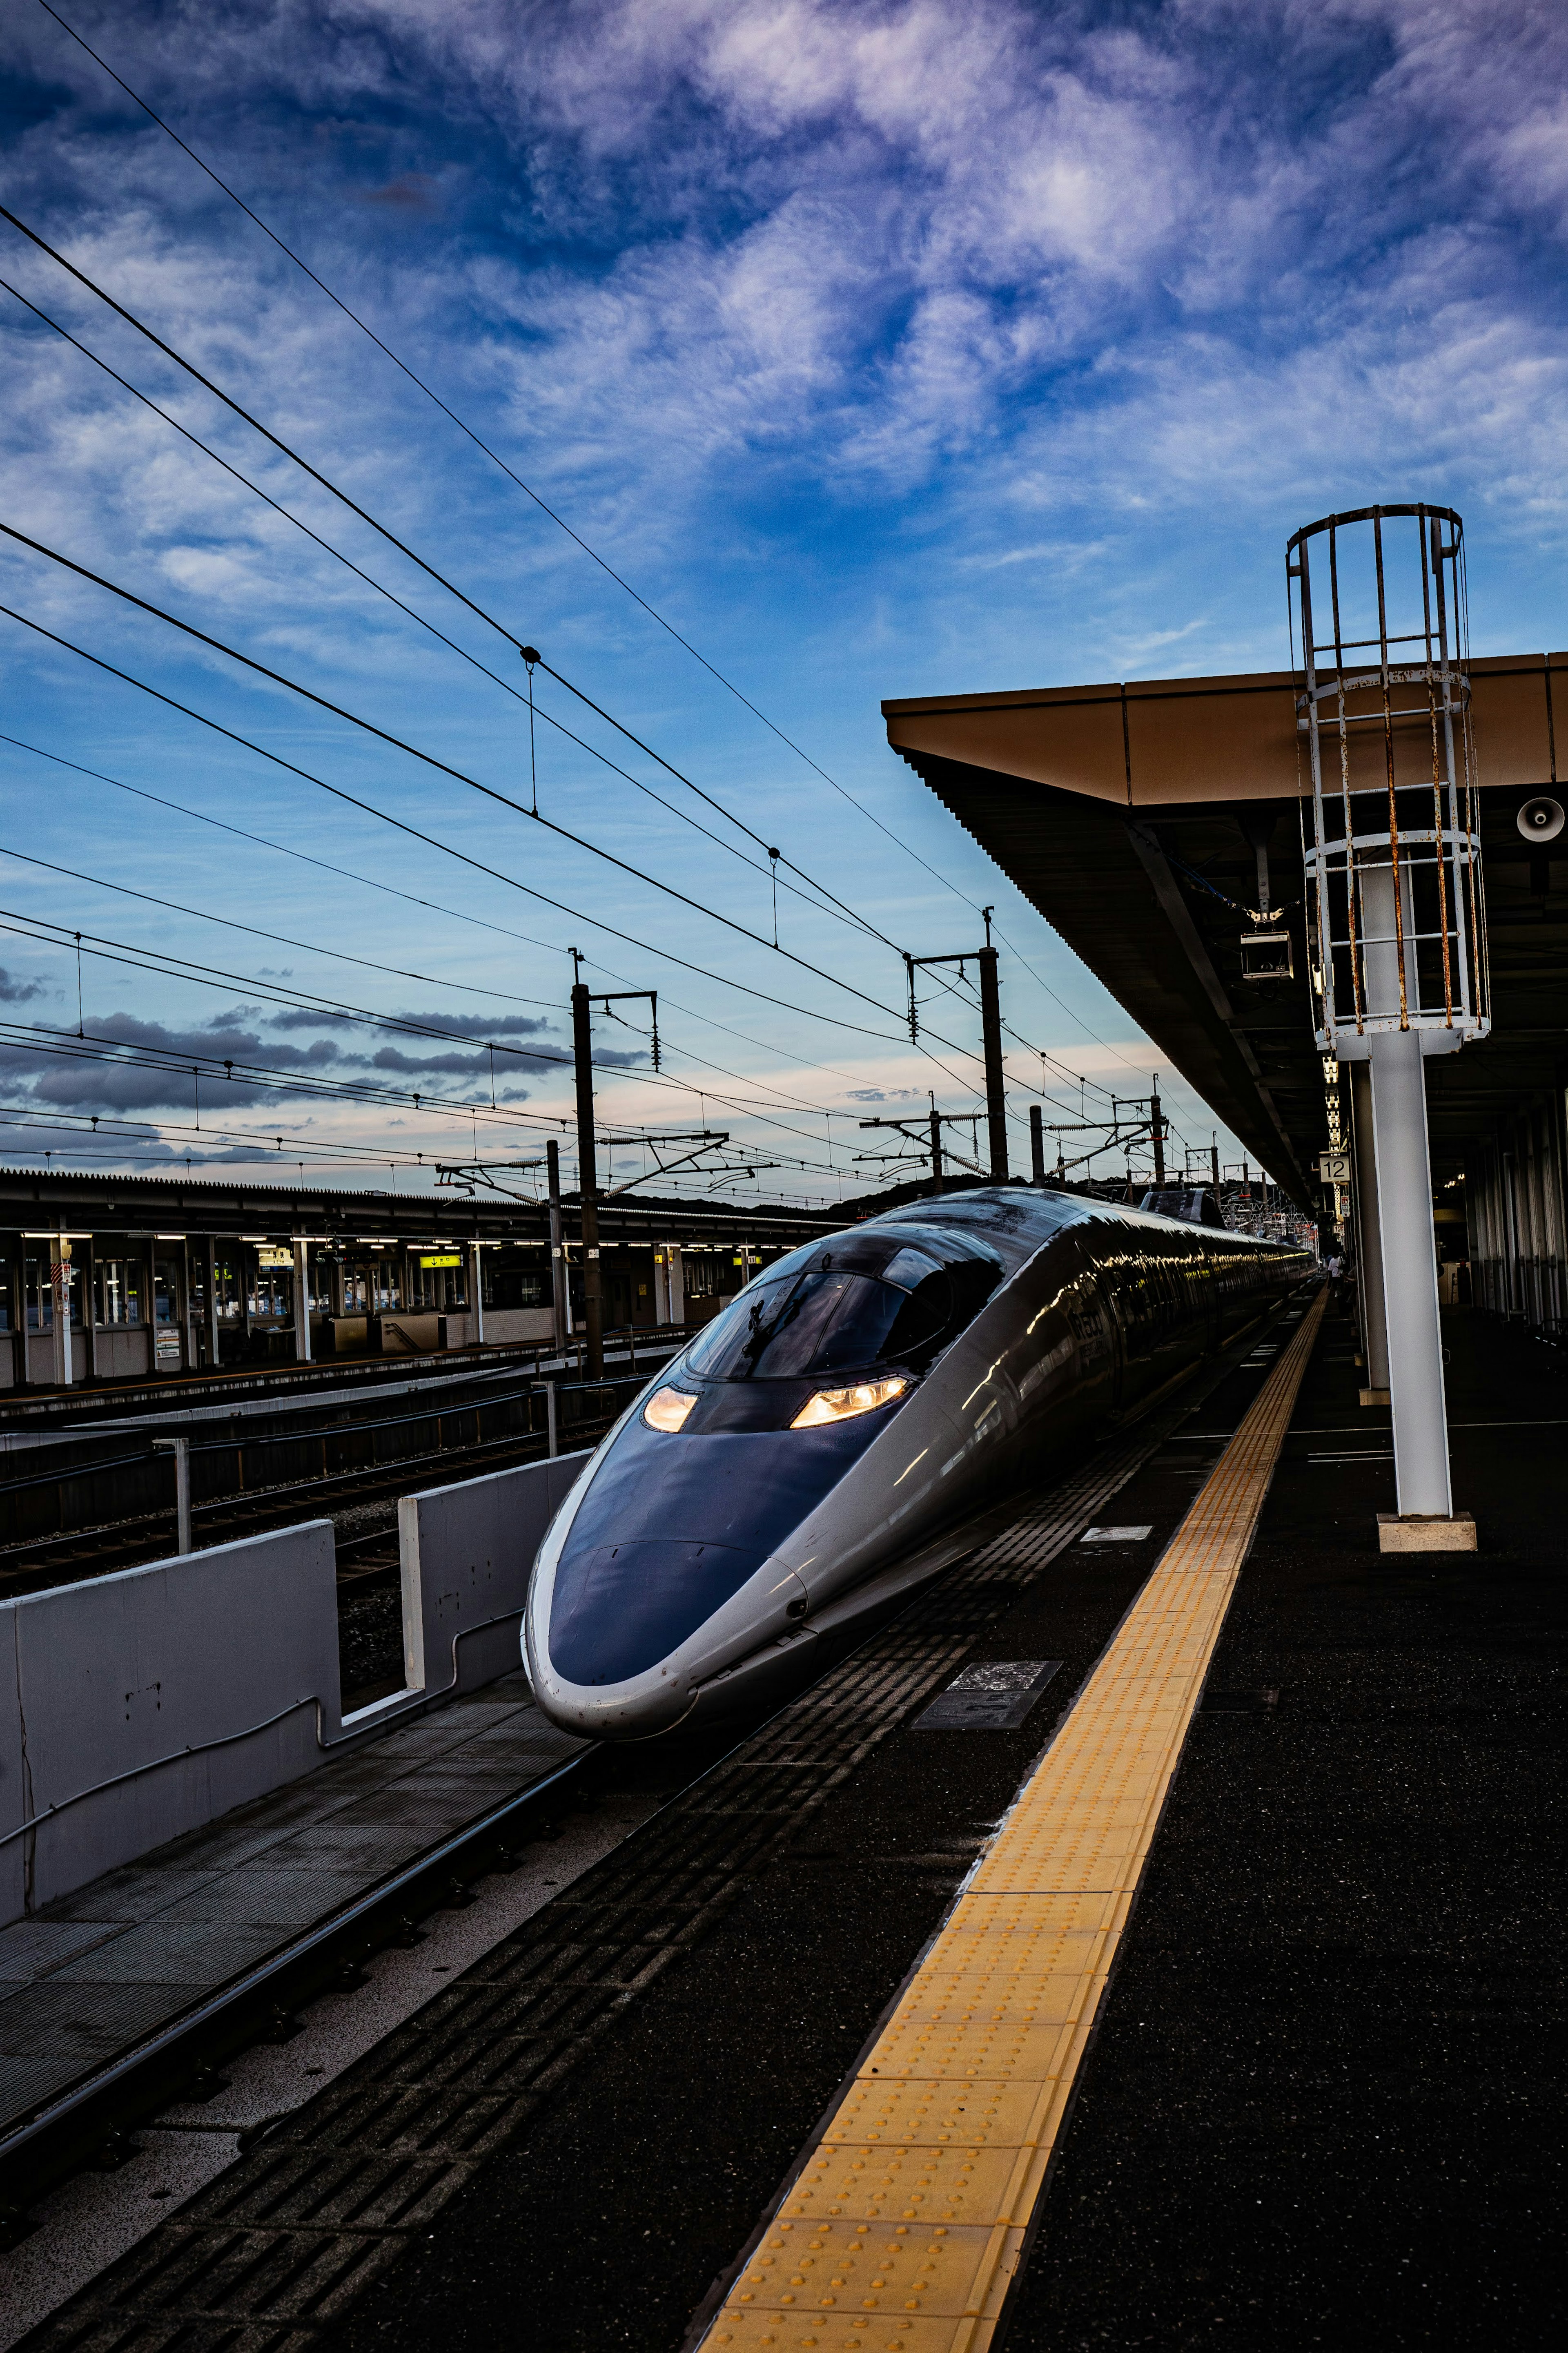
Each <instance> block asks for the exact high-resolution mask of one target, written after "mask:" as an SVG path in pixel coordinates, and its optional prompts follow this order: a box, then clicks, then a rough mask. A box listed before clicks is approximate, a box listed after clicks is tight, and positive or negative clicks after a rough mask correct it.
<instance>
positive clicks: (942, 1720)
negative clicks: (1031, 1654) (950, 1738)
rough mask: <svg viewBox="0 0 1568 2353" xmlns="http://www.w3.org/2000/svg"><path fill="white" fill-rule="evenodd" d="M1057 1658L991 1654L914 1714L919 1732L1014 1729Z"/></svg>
mask: <svg viewBox="0 0 1568 2353" xmlns="http://www.w3.org/2000/svg"><path fill="white" fill-rule="evenodd" d="M1060 1666H1061V1661H1060V1660H1059V1659H990V1660H987V1661H986V1662H984V1664H983V1665H980V1666H974V1667H965V1668H964V1670H963V1673H962V1674H961V1675H959V1676H958V1677H957V1678H956V1679H955V1680H954V1681H953V1682H952V1683H949V1685H948V1687H947V1689H946V1690H945V1691H944V1692H943V1693H942V1696H941V1698H940V1699H933V1700H932V1702H931V1705H930V1706H929V1707H928V1708H927V1709H926V1711H925V1713H924V1715H917V1716H916V1718H915V1721H914V1729H915V1731H917V1732H1016V1730H1017V1729H1018V1726H1019V1725H1021V1724H1023V1723H1024V1722H1025V1720H1026V1717H1027V1715H1028V1714H1029V1711H1030V1709H1031V1708H1032V1707H1033V1706H1034V1704H1035V1702H1036V1701H1037V1699H1038V1698H1039V1696H1040V1694H1041V1693H1042V1692H1043V1691H1044V1690H1045V1688H1046V1685H1047V1683H1049V1682H1050V1680H1051V1677H1052V1676H1053V1675H1054V1674H1055V1673H1057V1672H1058V1669H1059V1668H1060Z"/></svg>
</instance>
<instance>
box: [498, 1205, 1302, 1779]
mask: <svg viewBox="0 0 1568 2353" xmlns="http://www.w3.org/2000/svg"><path fill="white" fill-rule="evenodd" d="M1311 1265H1312V1261H1311V1260H1310V1257H1309V1255H1308V1254H1307V1253H1306V1252H1305V1251H1303V1250H1296V1249H1294V1248H1291V1247H1289V1246H1288V1245H1285V1244H1280V1243H1273V1242H1266V1241H1259V1240H1253V1239H1252V1238H1251V1237H1249V1236H1247V1235H1242V1234H1233V1233H1230V1232H1227V1231H1226V1230H1225V1229H1223V1228H1219V1229H1215V1228H1214V1227H1210V1226H1203V1225H1195V1224H1192V1223H1187V1222H1184V1221H1182V1220H1179V1219H1174V1218H1168V1217H1161V1216H1155V1215H1150V1214H1145V1213H1144V1212H1142V1211H1141V1210H1136V1209H1131V1208H1127V1209H1124V1208H1115V1207H1112V1206H1110V1205H1108V1204H1104V1203H1101V1202H1098V1201H1093V1200H1086V1199H1083V1198H1077V1197H1074V1196H1071V1195H1068V1194H1063V1193H1054V1192H1049V1191H1043V1190H1037V1189H1026V1188H1025V1187H1017V1186H997V1187H986V1188H984V1189H980V1190H975V1191H973V1192H966V1193H961V1194H956V1195H952V1196H949V1197H947V1198H940V1199H935V1200H925V1201H916V1202H912V1203H910V1204H909V1205H908V1206H907V1207H904V1208H897V1209H892V1210H889V1212H888V1213H887V1214H886V1215H885V1216H882V1217H879V1218H873V1219H868V1221H867V1222H866V1223H865V1224H864V1225H859V1226H855V1227H852V1228H851V1229H848V1230H847V1231H846V1232H844V1233H839V1234H833V1235H830V1236H829V1237H828V1238H827V1239H826V1240H820V1241H813V1242H809V1243H807V1244H805V1246H804V1247H803V1248H802V1249H800V1250H795V1251H793V1252H792V1253H791V1254H790V1255H789V1256H788V1257H787V1258H784V1259H782V1260H780V1261H778V1262H777V1263H776V1264H775V1265H773V1266H771V1267H769V1268H768V1269H767V1270H766V1271H764V1272H763V1274H761V1275H759V1276H758V1277H757V1279H756V1280H755V1281H754V1282H752V1283H750V1284H748V1286H747V1287H746V1289H745V1290H744V1291H742V1293H741V1294H740V1296H739V1297H738V1298H737V1299H735V1300H733V1301H732V1302H731V1303H730V1305H729V1306H728V1307H726V1308H725V1309H724V1310H723V1311H722V1312H721V1314H719V1315H718V1316H716V1317H715V1318H714V1320H713V1321H712V1322H711V1323H710V1324H708V1325H707V1326H706V1327H705V1328H704V1330H703V1331H702V1332H701V1333H700V1335H698V1337H697V1338H696V1339H694V1340H693V1341H692V1342H691V1343H690V1344H689V1345H688V1346H687V1348H686V1349H685V1350H684V1351H683V1352H682V1354H681V1355H680V1356H679V1357H678V1358H677V1359H676V1360H675V1362H674V1363H673V1364H671V1365H669V1366H667V1367H666V1368H665V1369H664V1370H663V1371H662V1372H660V1373H659V1374H658V1377H657V1378H656V1379H655V1380H654V1381H653V1382H651V1383H650V1384H649V1386H648V1388H647V1389H645V1390H644V1392H643V1393H642V1395H641V1396H640V1397H639V1398H637V1400H636V1402H635V1403H634V1404H633V1405H632V1406H631V1407H629V1408H628V1409H627V1410H626V1413H625V1414H623V1415H622V1417H621V1419H620V1420H619V1421H618V1422H617V1423H616V1427H615V1428H614V1430H611V1432H610V1434H609V1436H608V1437H607V1438H606V1439H605V1440H604V1442H603V1444H602V1445H601V1446H600V1447H599V1449H598V1451H597V1452H596V1453H595V1456H594V1458H593V1460H592V1461H591V1462H589V1463H588V1465H587V1466H586V1468H585V1470H584V1473H583V1476H582V1477H581V1478H580V1479H579V1480H578V1482H577V1483H576V1485H575V1486H574V1488H573V1490H572V1493H571V1494H570V1495H569V1496H568V1497H567V1499H566V1502H565V1503H564V1504H563V1506H562V1508H561V1510H560V1512H559V1513H558V1514H557V1515H556V1517H555V1519H554V1521H553V1522H552V1525H551V1527H550V1530H549V1532H548V1534H547V1535H546V1537H545V1540H544V1543H543V1545H542V1546H541V1549H540V1553H539V1557H538V1560H537V1562H536V1564H535V1566H534V1570H533V1576H532V1578H531V1583H530V1587H529V1595H528V1606H527V1609H526V1610H525V1612H524V1618H523V1656H524V1662H525V1664H526V1666H527V1669H528V1673H529V1677H530V1680H531V1683H532V1685H533V1691H534V1695H535V1697H536V1699H537V1700H538V1703H539V1704H540V1706H541V1707H542V1709H543V1710H544V1712H545V1714H546V1715H549V1716H551V1717H552V1719H553V1720H554V1722H555V1723H557V1724H559V1725H564V1726H565V1727H567V1728H568V1729H569V1730H571V1731H573V1732H578V1733H584V1734H587V1735H589V1736H592V1737H595V1738H600V1739H604V1738H608V1739H637V1738H645V1737H647V1736H649V1735H652V1734H657V1733H661V1732H668V1731H669V1730H671V1729H672V1728H673V1727H674V1726H676V1725H698V1724H706V1723H708V1722H709V1721H710V1720H711V1721H718V1720H720V1719H721V1718H729V1717H732V1716H745V1715H752V1716H755V1715H761V1714H762V1713H763V1712H765V1711H766V1710H767V1709H768V1708H770V1707H772V1706H774V1705H777V1704H780V1703H781V1702H782V1701H783V1700H784V1698H785V1697H787V1696H788V1694H789V1693H790V1692H791V1691H792V1690H793V1689H795V1688H798V1687H799V1686H800V1685H801V1684H803V1683H805V1681H807V1680H809V1678H810V1677H811V1676H812V1675H813V1674H815V1673H817V1672H820V1671H821V1669H822V1667H823V1666H824V1665H826V1663H828V1662H831V1660H832V1659H833V1658H834V1657H835V1656H837V1655H838V1654H839V1653H840V1652H841V1651H845V1650H847V1649H848V1648H850V1647H851V1646H852V1644H853V1643H854V1642H856V1641H859V1640H860V1639H862V1637H863V1636H864V1634H865V1633H866V1632H867V1631H868V1629H869V1626H870V1625H871V1624H872V1623H873V1622H874V1621H875V1620H876V1619H877V1618H878V1617H879V1616H885V1615H886V1614H887V1613H888V1612H889V1610H890V1609H894V1608H896V1607H898V1606H899V1605H900V1603H901V1601H902V1600H903V1599H905V1598H907V1597H908V1595H909V1594H910V1592H911V1591H912V1590H913V1589H914V1588H916V1587H917V1586H918V1585H919V1584H920V1583H921V1582H922V1581H923V1580H924V1579H926V1578H929V1577H932V1576H934V1575H935V1574H937V1572H938V1571H939V1570H940V1569H942V1567H946V1566H947V1565H948V1564H949V1563H950V1562H951V1561H952V1560H953V1559H954V1558H956V1557H957V1556H959V1554H960V1553H961V1552H962V1551H963V1550H964V1549H965V1548H967V1547H966V1540H965V1538H964V1536H963V1533H962V1531H963V1525H964V1524H965V1523H966V1522H967V1523H970V1524H973V1520H974V1518H975V1516H976V1514H978V1513H980V1512H981V1511H983V1510H985V1509H988V1508H989V1507H990V1506H991V1505H993V1504H996V1503H998V1502H1000V1501H1003V1500H1005V1497H1006V1496H1007V1495H1008V1493H1010V1492H1013V1491H1016V1490H1017V1489H1018V1488H1021V1487H1023V1486H1025V1485H1026V1484H1036V1483H1037V1482H1039V1481H1041V1480H1042V1479H1043V1478H1047V1477H1048V1476H1050V1475H1051V1473H1052V1472H1059V1471H1060V1470H1062V1469H1063V1468H1065V1467H1066V1466H1067V1465H1068V1464H1070V1463H1071V1462H1072V1461H1074V1460H1075V1459H1078V1458H1079V1457H1081V1455H1082V1454H1083V1453H1084V1452H1085V1451H1087V1450H1088V1449H1089V1447H1091V1446H1092V1444H1093V1443H1094V1441H1095V1440H1096V1439H1097V1438H1099V1437H1100V1436H1102V1435H1104V1434H1105V1433H1106V1432H1107V1431H1108V1430H1114V1429H1115V1428H1116V1427H1117V1426H1118V1425H1119V1424H1121V1423H1125V1422H1128V1421H1130V1420H1131V1419H1135V1418H1136V1417H1137V1416H1138V1415H1139V1414H1140V1413H1142V1412H1143V1411H1145V1410H1146V1409H1148V1407H1149V1406H1150V1405H1151V1404H1152V1402H1153V1401H1154V1400H1155V1399H1156V1398H1159V1397H1161V1396H1162V1395H1163V1393H1164V1392H1165V1391H1166V1390H1167V1389H1168V1388H1172V1387H1173V1385H1174V1384H1175V1383H1176V1382H1178V1381H1179V1380H1180V1379H1181V1378H1182V1377H1184V1375H1185V1374H1186V1373H1188V1372H1190V1371H1191V1370H1192V1369H1193V1367H1194V1366H1195V1365H1197V1364H1198V1363H1199V1361H1200V1360H1201V1359H1202V1358H1203V1357H1204V1356H1206V1355H1208V1354H1210V1353H1212V1352H1213V1351H1215V1350H1216V1349H1219V1348H1222V1347H1224V1346H1225V1345H1226V1344H1227V1343H1228V1342H1230V1341H1231V1340H1233V1339H1234V1338H1235V1337H1236V1336H1237V1334H1238V1333H1240V1332H1241V1331H1242V1330H1243V1329H1244V1328H1245V1327H1246V1326H1247V1325H1248V1324H1252V1323H1253V1322H1255V1321H1257V1320H1258V1317H1259V1316H1260V1315H1261V1314H1264V1313H1265V1312H1266V1311H1267V1310H1268V1308H1269V1307H1270V1305H1271V1304H1272V1303H1274V1301H1275V1300H1277V1299H1278V1298H1279V1295H1280V1294H1281V1293H1284V1292H1285V1291H1287V1290H1289V1288H1290V1287H1291V1286H1293V1285H1294V1284H1296V1283H1298V1282H1301V1281H1302V1280H1303V1279H1304V1278H1305V1277H1306V1276H1307V1275H1308V1274H1309V1273H1310V1271H1311ZM968 1542H973V1538H972V1537H971V1538H970V1539H968Z"/></svg>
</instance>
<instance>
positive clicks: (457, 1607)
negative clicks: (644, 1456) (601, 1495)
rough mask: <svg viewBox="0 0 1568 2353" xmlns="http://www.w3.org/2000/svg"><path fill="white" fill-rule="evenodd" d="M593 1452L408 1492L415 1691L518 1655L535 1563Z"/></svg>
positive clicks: (406, 1567)
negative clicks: (421, 1491) (553, 1523)
mask: <svg viewBox="0 0 1568 2353" xmlns="http://www.w3.org/2000/svg"><path fill="white" fill-rule="evenodd" d="M587 1460H588V1457H587V1455H586V1454H563V1455H562V1456H561V1457H560V1458H559V1459H558V1460H557V1461H553V1462H528V1463H525V1464H523V1466H522V1467H521V1469H520V1470H516V1471H492V1472H490V1473H489V1476H488V1477H486V1478H483V1479H464V1480H462V1481H460V1482H458V1484H457V1485H456V1486H452V1487H436V1488H433V1489H431V1490H430V1491H429V1492H428V1493H426V1494H423V1495H405V1496H404V1497H403V1498H402V1500H401V1502H400V1503H399V1504H398V1506H397V1535H398V1546H399V1550H400V1552H401V1555H402V1560H403V1655H404V1676H405V1682H406V1683H407V1684H408V1686H409V1689H410V1690H411V1691H417V1692H423V1693H424V1694H426V1697H435V1696H437V1695H443V1696H445V1697H447V1698H450V1697H453V1696H454V1695H455V1694H458V1693H459V1692H468V1691H476V1690H478V1688H479V1685H480V1684H481V1683H493V1682H494V1681H495V1679H496V1677H497V1676H498V1675H507V1674H510V1673H511V1672H512V1670H513V1669H514V1668H515V1667H517V1666H519V1665H520V1664H521V1645H522V1605H523V1602H524V1600H525V1599H527V1594H528V1578H529V1572H530V1570H531V1568H532V1567H533V1563H534V1559H535V1557H536V1556H537V1554H538V1551H539V1547H540V1546H541V1544H542V1542H543V1540H544V1531H545V1529H546V1528H547V1527H548V1526H549V1525H550V1523H551V1521H552V1519H553V1518H554V1516H555V1514H556V1513H557V1511H558V1510H559V1509H560V1507H561V1505H562V1504H563V1502H564V1501H565V1499H566V1496H567V1494H568V1493H570V1491H571V1489H572V1487H573V1485H574V1482H575V1481H576V1479H577V1476H578V1473H579V1472H581V1470H582V1468H583V1465H584V1463H585V1462H586V1461H587Z"/></svg>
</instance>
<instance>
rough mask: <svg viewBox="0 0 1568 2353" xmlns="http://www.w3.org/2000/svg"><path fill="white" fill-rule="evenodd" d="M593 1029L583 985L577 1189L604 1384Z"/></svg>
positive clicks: (575, 1010)
mask: <svg viewBox="0 0 1568 2353" xmlns="http://www.w3.org/2000/svg"><path fill="white" fill-rule="evenodd" d="M592 1029H593V1025H592V1021H591V1018H590V1015H589V1009H588V991H587V988H586V987H585V986H584V983H583V982H582V981H577V982H576V983H575V984H574V987H573V990H572V1050H573V1055H574V1060H575V1062H576V1067H577V1190H578V1198H579V1199H580V1201H581V1203H582V1224H583V1309H584V1321H585V1322H586V1324H587V1326H588V1330H587V1335H586V1336H587V1355H586V1362H585V1364H584V1375H585V1377H586V1378H587V1379H589V1380H591V1381H596V1380H600V1379H602V1378H603V1377H604V1371H605V1311H604V1302H603V1296H602V1293H601V1292H600V1289H599V1199H598V1177H597V1174H596V1171H595V1157H594V1064H593V1035H592Z"/></svg>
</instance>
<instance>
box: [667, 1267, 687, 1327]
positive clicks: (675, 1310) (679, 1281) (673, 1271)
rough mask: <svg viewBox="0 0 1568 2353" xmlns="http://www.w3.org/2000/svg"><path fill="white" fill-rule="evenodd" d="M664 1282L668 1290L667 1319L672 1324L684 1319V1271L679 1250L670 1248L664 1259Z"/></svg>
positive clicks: (682, 1321)
mask: <svg viewBox="0 0 1568 2353" xmlns="http://www.w3.org/2000/svg"><path fill="white" fill-rule="evenodd" d="M664 1273H665V1282H666V1284H667V1285H668V1292H669V1320H670V1322H671V1323H672V1324H684V1323H685V1321H686V1271H685V1269H684V1267H683V1266H682V1264H681V1259H680V1252H679V1250H675V1249H671V1250H669V1251H668V1254H667V1256H666V1259H665V1267H664Z"/></svg>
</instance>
